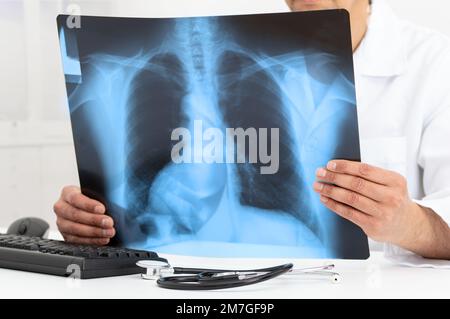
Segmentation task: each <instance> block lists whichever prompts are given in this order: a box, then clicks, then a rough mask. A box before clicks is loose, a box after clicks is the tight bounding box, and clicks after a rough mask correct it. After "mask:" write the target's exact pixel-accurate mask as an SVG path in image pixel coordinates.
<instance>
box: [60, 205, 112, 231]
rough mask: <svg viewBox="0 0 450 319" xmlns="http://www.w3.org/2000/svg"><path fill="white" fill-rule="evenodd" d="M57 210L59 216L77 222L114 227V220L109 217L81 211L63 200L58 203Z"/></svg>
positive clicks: (107, 227) (101, 226)
mask: <svg viewBox="0 0 450 319" xmlns="http://www.w3.org/2000/svg"><path fill="white" fill-rule="evenodd" d="M57 210H58V216H59V217H62V218H63V219H67V220H70V221H73V222H76V223H79V224H84V225H88V226H95V227H100V228H105V229H109V228H113V227H114V221H113V219H112V218H111V217H109V216H106V215H99V214H93V213H88V212H85V211H82V210H81V209H78V208H76V207H74V206H71V205H69V204H67V203H66V202H64V201H61V202H60V203H58V207H57Z"/></svg>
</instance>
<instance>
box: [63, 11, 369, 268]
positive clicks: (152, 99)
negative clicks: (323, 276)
mask: <svg viewBox="0 0 450 319" xmlns="http://www.w3.org/2000/svg"><path fill="white" fill-rule="evenodd" d="M77 18H78V20H77ZM348 20H349V19H348V14H347V13H346V11H342V10H333V11H323V12H310V13H281V14H260V15H240V16H223V17H198V18H115V17H87V16H81V17H70V16H59V18H58V27H59V36H60V41H61V53H62V56H63V67H64V73H65V80H66V84H67V94H68V100H69V107H70V116H71V121H72V128H73V136H74V142H75V149H76V156H77V162H78V170H79V176H80V182H81V186H82V190H83V192H84V193H85V194H87V195H89V196H91V197H93V198H96V199H99V200H101V201H102V202H103V203H105V205H106V207H107V211H108V213H109V214H110V215H111V216H112V217H113V219H114V221H115V228H116V231H117V235H116V237H115V239H114V244H117V245H120V246H127V247H131V248H136V249H148V250H154V251H157V252H160V253H170V254H182V255H198V256H217V257H299V258H303V257H304V258H312V257H314V258H333V257H334V258H351V259H361V258H367V257H368V244H367V238H366V236H365V235H364V233H363V232H362V231H361V229H360V228H358V227H357V226H355V225H353V224H351V223H350V222H347V221H345V220H343V219H341V218H340V217H338V216H337V215H336V214H335V213H333V212H331V211H329V210H328V209H327V208H326V207H325V206H324V205H323V204H322V203H321V202H320V199H319V196H318V195H317V194H316V193H314V191H313V187H312V185H313V183H314V180H315V171H316V169H317V168H319V167H323V166H325V165H326V163H327V162H328V161H329V160H331V159H349V160H356V161H358V160H360V149H359V135H358V121H357V113H356V101H355V88H354V75H353V60H352V48H351V38H350V28H349V21H348Z"/></svg>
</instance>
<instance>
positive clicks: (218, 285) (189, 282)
mask: <svg viewBox="0 0 450 319" xmlns="http://www.w3.org/2000/svg"><path fill="white" fill-rule="evenodd" d="M293 267H294V265H293V264H284V265H280V266H276V267H270V268H262V269H250V270H245V271H244V270H224V269H220V270H219V269H201V268H181V267H174V274H186V273H189V274H191V275H186V276H168V277H161V278H159V279H158V280H157V281H156V282H157V284H158V286H159V287H161V288H166V289H176V290H218V289H229V288H235V287H243V286H248V285H253V284H257V283H261V282H264V281H266V280H270V279H273V278H275V277H278V276H280V275H283V274H285V273H288V272H289V271H291V270H292V268H293ZM240 272H245V273H247V274H249V273H254V275H251V276H248V277H246V278H245V279H241V278H239V273H240ZM220 273H235V274H230V275H224V276H217V277H216V276H214V275H215V274H220Z"/></svg>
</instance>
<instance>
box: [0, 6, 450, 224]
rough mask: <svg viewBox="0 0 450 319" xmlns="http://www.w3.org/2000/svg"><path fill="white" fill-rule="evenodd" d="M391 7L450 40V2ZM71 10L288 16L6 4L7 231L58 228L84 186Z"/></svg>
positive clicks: (2, 206)
mask: <svg viewBox="0 0 450 319" xmlns="http://www.w3.org/2000/svg"><path fill="white" fill-rule="evenodd" d="M374 1H377V0H374ZM387 1H388V2H390V3H391V5H392V6H393V7H394V9H395V10H396V11H397V12H398V14H399V15H400V16H401V17H404V18H406V19H409V20H411V21H414V22H416V23H418V24H422V25H425V26H429V27H432V28H435V29H438V30H440V31H442V32H444V33H446V34H447V35H449V36H450V19H448V12H449V9H450V1H448V0H429V1H422V0H390V1H389V0H387ZM71 3H76V4H78V5H79V6H80V7H81V11H82V13H83V14H91V15H127V16H183V15H214V14H234V13H236V14H238V13H257V12H275V11H285V10H287V8H286V6H285V4H284V1H283V0H247V1H244V0H90V1H88V0H78V1H69V0H41V1H39V0H0V227H1V226H7V225H9V224H10V223H11V222H12V221H14V220H15V219H17V218H19V217H22V216H40V217H42V218H44V219H46V220H47V221H49V222H50V223H52V224H54V223H53V222H54V216H53V213H52V205H53V203H54V201H55V200H56V199H57V197H58V195H59V191H60V188H61V187H62V186H63V185H65V184H77V183H78V177H77V171H76V162H75V155H74V151H73V145H72V138H71V131H70V123H69V121H68V112H67V104H66V100H65V88H64V78H63V75H62V70H61V64H60V59H59V51H58V42H57V33H56V25H55V17H56V15H57V14H58V13H67V8H68V6H69V5H70V4H71Z"/></svg>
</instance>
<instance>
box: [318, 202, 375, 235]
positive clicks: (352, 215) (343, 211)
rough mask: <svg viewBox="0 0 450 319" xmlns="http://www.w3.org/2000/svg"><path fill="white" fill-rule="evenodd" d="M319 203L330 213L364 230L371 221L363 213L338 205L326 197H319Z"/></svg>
mask: <svg viewBox="0 0 450 319" xmlns="http://www.w3.org/2000/svg"><path fill="white" fill-rule="evenodd" d="M320 201H321V202H322V203H323V204H324V205H325V206H326V207H327V208H328V209H330V210H331V211H333V212H335V213H336V214H338V215H339V216H341V217H342V218H345V219H347V220H349V221H351V222H352V223H354V224H356V225H358V226H359V227H360V228H362V229H365V228H366V227H367V226H368V225H369V223H370V220H371V217H370V216H368V215H366V214H364V213H363V212H360V211H358V210H356V209H354V208H352V207H350V206H347V205H345V204H342V203H338V202H337V201H335V200H333V199H331V198H329V197H326V196H321V197H320Z"/></svg>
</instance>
